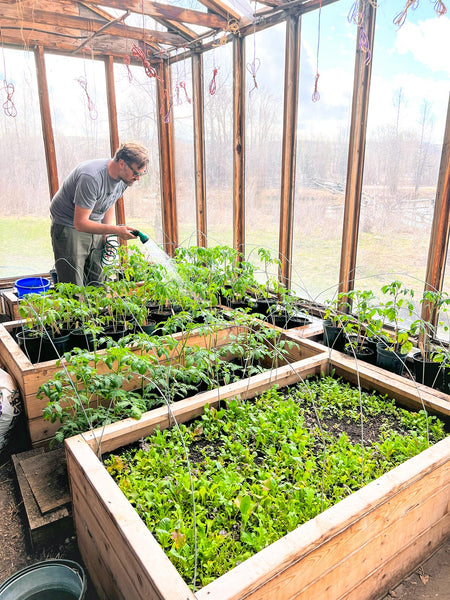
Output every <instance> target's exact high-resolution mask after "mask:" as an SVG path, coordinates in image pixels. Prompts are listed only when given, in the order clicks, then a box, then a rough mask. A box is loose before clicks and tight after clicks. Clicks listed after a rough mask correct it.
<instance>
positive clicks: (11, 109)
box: [2, 79, 17, 117]
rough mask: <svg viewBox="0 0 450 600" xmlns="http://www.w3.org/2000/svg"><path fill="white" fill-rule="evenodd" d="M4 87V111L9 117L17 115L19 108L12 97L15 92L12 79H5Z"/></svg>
mask: <svg viewBox="0 0 450 600" xmlns="http://www.w3.org/2000/svg"><path fill="white" fill-rule="evenodd" d="M3 89H4V90H5V93H6V100H5V101H4V102H3V104H2V108H3V112H4V113H5V115H6V116H7V117H17V109H16V106H15V104H14V101H13V99H12V97H13V94H14V84H13V83H12V82H11V81H9V82H8V81H6V79H5V80H4V81H3Z"/></svg>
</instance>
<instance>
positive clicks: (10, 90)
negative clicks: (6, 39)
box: [0, 27, 17, 117]
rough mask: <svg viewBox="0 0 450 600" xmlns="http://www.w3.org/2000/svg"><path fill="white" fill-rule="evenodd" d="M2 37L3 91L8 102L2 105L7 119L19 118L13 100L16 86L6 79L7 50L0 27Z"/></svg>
mask: <svg viewBox="0 0 450 600" xmlns="http://www.w3.org/2000/svg"><path fill="white" fill-rule="evenodd" d="M0 37H1V40H2V58H3V76H4V79H3V89H4V90H5V94H6V100H5V101H4V102H3V104H2V108H3V112H4V113H5V115H6V116H7V117H17V109H16V106H15V104H14V101H13V99H12V97H13V95H14V91H15V89H14V84H13V83H12V81H8V79H7V77H6V59H5V49H4V47H3V31H2V28H1V27H0Z"/></svg>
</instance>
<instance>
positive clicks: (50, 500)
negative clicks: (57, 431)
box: [20, 448, 70, 514]
mask: <svg viewBox="0 0 450 600" xmlns="http://www.w3.org/2000/svg"><path fill="white" fill-rule="evenodd" d="M20 466H21V467H22V470H23V472H24V474H25V477H26V478H27V481H28V484H29V486H30V488H31V491H32V492H33V495H34V497H35V499H36V502H37V503H38V505H39V509H40V511H41V513H42V514H46V513H48V512H50V511H52V510H55V509H57V508H61V507H62V506H64V505H65V504H67V503H69V502H70V489H69V479H68V476H67V464H66V456H65V452H64V448H59V449H58V450H52V451H51V452H45V454H37V455H35V456H30V457H29V458H26V459H24V460H21V461H20Z"/></svg>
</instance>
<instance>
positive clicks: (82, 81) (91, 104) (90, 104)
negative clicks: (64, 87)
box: [75, 48, 98, 121]
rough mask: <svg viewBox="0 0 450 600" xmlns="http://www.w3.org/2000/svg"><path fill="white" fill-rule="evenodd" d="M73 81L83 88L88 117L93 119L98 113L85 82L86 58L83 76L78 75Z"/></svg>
mask: <svg viewBox="0 0 450 600" xmlns="http://www.w3.org/2000/svg"><path fill="white" fill-rule="evenodd" d="M87 50H88V49H87V48H86V49H83V52H85V51H87ZM75 81H78V83H79V84H80V86H81V87H82V88H83V89H84V92H85V94H86V100H87V107H88V111H89V117H90V118H91V119H92V120H93V121H95V120H96V119H97V117H98V113H97V109H96V108H95V103H94V101H93V100H92V98H91V97H90V95H89V92H88V82H87V76H86V59H85V61H84V76H81V77H78V78H76V79H75Z"/></svg>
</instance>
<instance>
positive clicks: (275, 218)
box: [245, 23, 286, 276]
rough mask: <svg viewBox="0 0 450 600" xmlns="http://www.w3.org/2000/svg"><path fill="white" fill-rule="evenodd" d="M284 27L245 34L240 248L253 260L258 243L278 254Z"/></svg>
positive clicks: (274, 270)
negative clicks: (242, 241) (242, 240)
mask: <svg viewBox="0 0 450 600" xmlns="http://www.w3.org/2000/svg"><path fill="white" fill-rule="evenodd" d="M285 31H286V27H285V24H284V23H282V24H280V25H277V26H276V27H272V28H270V29H266V30H264V31H261V32H260V33H257V34H256V35H254V34H252V35H250V36H248V37H247V38H246V61H247V63H246V66H247V72H246V98H245V105H246V123H245V125H246V137H245V149H246V157H245V158H246V164H245V194H246V195H245V203H246V208H245V219H246V224H245V230H246V240H245V248H246V255H247V258H248V260H250V261H251V262H253V263H254V264H258V263H259V260H258V257H257V255H256V250H257V249H258V248H261V247H264V248H266V249H267V250H269V251H270V253H271V255H272V256H273V257H274V258H277V257H278V237H279V220H280V185H281V145H282V139H283V90H284V47H285ZM277 271H278V268H277V266H276V265H272V266H271V272H270V273H268V275H274V276H276V274H277Z"/></svg>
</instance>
